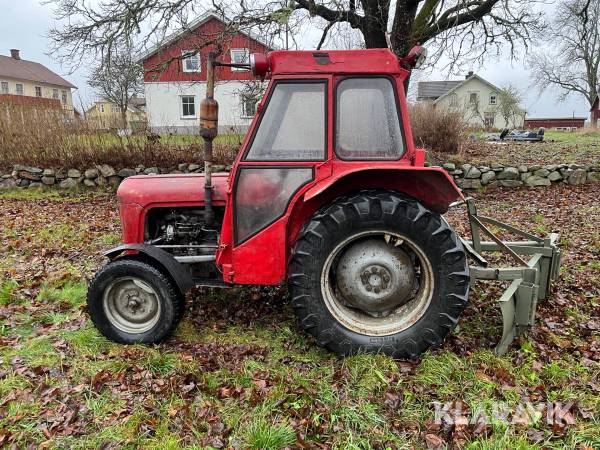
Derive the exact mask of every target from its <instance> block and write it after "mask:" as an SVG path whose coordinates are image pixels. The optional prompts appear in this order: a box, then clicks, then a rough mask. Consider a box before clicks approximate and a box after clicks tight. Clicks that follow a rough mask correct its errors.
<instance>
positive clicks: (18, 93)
mask: <svg viewBox="0 0 600 450" xmlns="http://www.w3.org/2000/svg"><path fill="white" fill-rule="evenodd" d="M19 86H21V92H19ZM15 93H16V94H17V95H25V86H23V83H17V84H16V88H15Z"/></svg>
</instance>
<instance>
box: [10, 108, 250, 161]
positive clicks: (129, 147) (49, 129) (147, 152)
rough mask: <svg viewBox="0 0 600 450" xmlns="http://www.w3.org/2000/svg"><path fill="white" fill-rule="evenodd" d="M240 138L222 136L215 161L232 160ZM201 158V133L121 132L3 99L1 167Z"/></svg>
mask: <svg viewBox="0 0 600 450" xmlns="http://www.w3.org/2000/svg"><path fill="white" fill-rule="evenodd" d="M240 143H241V136H239V135H224V136H219V137H218V138H217V140H216V141H215V150H214V156H215V162H217V163H219V164H228V163H230V162H231V161H232V160H233V158H234V157H235V155H236V153H237V150H238V148H239V146H240ZM201 160H202V138H201V137H200V136H163V137H158V136H151V135H150V136H149V135H143V134H140V135H133V136H119V135H117V134H116V133H111V132H106V131H99V130H97V129H96V127H94V126H93V124H89V123H86V122H85V121H83V120H73V119H68V118H65V116H64V115H63V114H62V112H61V111H39V110H36V109H32V108H31V107H26V106H21V105H2V104H0V170H10V169H11V168H12V166H13V165H14V164H23V165H28V166H39V167H44V168H47V167H69V168H77V169H86V168H89V167H91V166H93V165H95V164H110V165H111V166H114V167H135V166H136V165H140V164H142V165H144V166H146V167H152V166H158V167H173V166H176V165H177V164H179V163H183V162H186V163H189V162H194V161H197V162H201Z"/></svg>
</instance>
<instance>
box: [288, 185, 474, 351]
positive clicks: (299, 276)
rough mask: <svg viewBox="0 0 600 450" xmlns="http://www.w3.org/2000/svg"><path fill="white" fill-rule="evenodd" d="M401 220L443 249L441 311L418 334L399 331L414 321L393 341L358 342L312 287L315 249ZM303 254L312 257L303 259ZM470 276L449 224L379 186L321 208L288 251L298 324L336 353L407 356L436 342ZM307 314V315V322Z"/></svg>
mask: <svg viewBox="0 0 600 450" xmlns="http://www.w3.org/2000/svg"><path fill="white" fill-rule="evenodd" d="M402 219H404V220H406V219H408V220H409V222H410V223H411V224H413V225H412V226H413V227H414V229H417V230H419V232H421V233H427V236H428V237H427V242H428V245H429V246H431V247H436V248H439V249H441V251H440V263H441V267H440V268H439V271H440V273H443V274H444V278H445V279H446V280H448V281H446V282H445V283H446V284H447V285H448V287H447V288H446V291H445V292H444V293H443V294H442V297H441V298H443V299H444V300H445V303H444V305H443V307H442V309H443V310H442V311H439V312H437V314H435V317H436V319H434V320H429V321H428V322H427V324H425V323H424V324H423V325H421V329H420V332H419V333H416V332H414V330H413V332H412V333H408V334H407V336H405V337H404V338H402V336H401V335H403V334H404V333H405V332H406V331H409V330H411V329H413V328H414V327H415V325H413V326H411V327H409V328H408V329H406V330H404V331H402V332H400V333H398V335H397V336H398V339H397V340H396V341H395V342H394V343H393V344H390V342H387V343H381V344H379V345H378V346H373V345H370V344H364V342H363V343H361V342H357V339H356V337H357V336H362V335H358V334H357V333H354V332H352V331H350V330H348V329H346V328H344V327H343V326H342V325H341V324H339V323H338V322H337V321H336V319H335V318H333V316H331V314H330V313H329V311H328V310H327V307H326V306H325V304H324V301H323V299H322V298H321V294H320V291H319V293H317V292H316V291H315V290H316V288H314V286H320V279H319V280H316V279H314V278H316V276H317V274H318V276H319V278H320V270H321V267H322V261H321V259H319V258H321V255H320V254H319V253H322V252H323V251H324V249H325V248H326V247H327V246H328V244H329V242H328V240H332V239H333V240H336V239H338V237H339V236H341V235H343V234H344V233H345V232H346V231H347V230H348V229H349V228H350V229H351V230H358V229H361V230H362V229H364V227H365V226H367V225H373V226H375V227H376V226H377V225H378V224H382V223H384V224H387V225H390V224H397V223H399V221H401V220H402ZM357 226H359V227H361V228H357ZM338 240H339V239H338ZM318 254H319V256H317V255H318ZM307 255H308V256H309V257H310V258H311V259H310V260H309V261H308V264H305V259H306V256H307ZM315 266H318V267H317V268H315ZM434 272H435V268H434ZM434 278H435V277H434ZM450 279H451V280H450ZM468 279H469V269H468V265H467V261H466V254H465V251H464V249H463V247H462V244H461V242H460V240H459V239H458V238H457V237H456V235H455V233H454V231H453V230H452V228H451V227H450V226H449V224H448V223H447V222H446V221H445V220H444V219H443V218H442V217H441V216H440V215H438V214H436V213H433V212H431V211H429V210H428V209H427V208H425V207H424V206H423V205H421V204H420V203H419V202H418V201H416V200H415V199H413V198H411V197H408V196H406V195H403V194H400V193H397V192H394V191H379V190H364V191H360V192H358V193H355V194H351V195H346V196H343V197H340V198H338V199H337V200H336V201H334V202H333V203H331V204H329V205H326V206H324V207H323V208H321V209H320V210H319V211H318V212H317V213H316V214H315V215H314V216H313V217H312V218H311V219H310V220H309V221H308V222H307V223H306V224H305V226H304V227H303V228H302V230H301V231H300V233H299V237H298V239H297V241H296V244H295V247H294V249H293V252H292V258H291V263H290V272H289V283H290V289H291V291H292V298H293V299H294V300H293V302H292V304H293V306H294V309H295V311H296V315H297V316H298V318H299V321H300V323H301V325H302V328H303V329H304V330H305V331H307V332H308V333H309V334H311V335H312V336H313V337H314V338H315V339H316V342H317V344H318V345H320V346H322V347H325V348H327V349H328V350H330V351H332V352H334V353H336V354H338V355H348V354H356V353H359V352H363V351H369V352H382V353H386V354H388V355H391V356H394V357H411V358H414V357H416V356H418V355H419V354H421V353H422V352H424V351H425V350H426V349H427V348H429V347H437V346H440V345H441V344H442V342H443V340H444V337H445V336H446V334H447V333H448V332H449V331H451V330H452V329H453V328H454V327H455V326H456V324H457V323H458V319H459V316H460V314H461V312H462V311H463V310H464V308H465V307H466V305H467V299H468V289H469V285H468V282H466V281H468ZM311 286H312V288H311ZM319 302H320V303H323V304H322V306H320V305H318V303H319ZM432 302H433V300H432ZM308 318H310V320H308V321H307V320H306V319H308ZM420 320H421V319H419V321H420ZM419 321H418V322H419ZM432 321H433V323H431V322H432ZM418 322H417V323H418Z"/></svg>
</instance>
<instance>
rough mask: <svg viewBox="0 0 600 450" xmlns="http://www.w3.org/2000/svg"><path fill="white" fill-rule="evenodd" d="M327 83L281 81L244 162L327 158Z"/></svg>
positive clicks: (270, 97)
mask: <svg viewBox="0 0 600 450" xmlns="http://www.w3.org/2000/svg"><path fill="white" fill-rule="evenodd" d="M326 87H327V85H326V82H325V81H318V82H306V81H301V82H292V83H288V82H285V83H284V82H278V83H277V84H275V86H274V88H273V90H272V92H271V95H270V96H269V99H268V102H267V106H266V109H265V112H264V114H263V116H262V119H261V121H260V123H259V125H258V130H257V131H256V133H255V135H254V139H253V140H252V144H251V146H250V149H249V150H248V153H247V154H246V157H245V160H247V161H319V160H324V159H325V148H326V145H325V142H326V133H325V129H326V127H325V117H326V114H325V106H326V102H325V92H326Z"/></svg>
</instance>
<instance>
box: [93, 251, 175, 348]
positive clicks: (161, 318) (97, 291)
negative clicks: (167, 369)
mask: <svg viewBox="0 0 600 450" xmlns="http://www.w3.org/2000/svg"><path fill="white" fill-rule="evenodd" d="M184 302H185V301H184V298H183V296H182V295H181V293H180V292H179V291H178V290H177V289H176V288H175V286H174V284H173V282H172V281H171V280H170V279H169V278H168V277H167V276H165V274H164V273H162V272H161V271H160V270H158V269H157V268H156V267H154V266H152V265H150V264H148V263H146V262H144V261H141V260H136V259H128V258H123V259H117V260H116V261H112V262H110V263H108V264H107V265H106V266H104V267H103V268H102V269H100V271H98V273H97V274H96V276H95V277H94V278H93V279H92V281H91V282H90V285H89V287H88V295H87V306H88V312H89V314H90V317H91V318H92V321H93V322H94V325H96V328H98V330H99V331H100V332H101V333H102V334H103V335H104V336H106V337H107V338H109V339H110V340H112V341H115V342H119V343H122V344H132V343H146V344H153V343H158V342H161V341H162V340H164V339H165V338H167V337H168V336H169V335H170V334H171V333H172V332H173V330H174V329H175V327H176V326H177V323H178V322H179V320H180V319H181V316H182V315H183V309H184Z"/></svg>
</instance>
